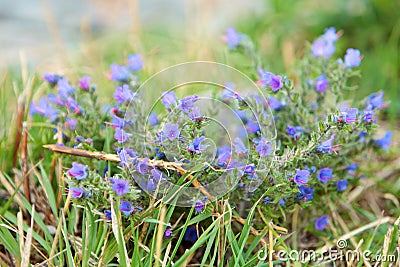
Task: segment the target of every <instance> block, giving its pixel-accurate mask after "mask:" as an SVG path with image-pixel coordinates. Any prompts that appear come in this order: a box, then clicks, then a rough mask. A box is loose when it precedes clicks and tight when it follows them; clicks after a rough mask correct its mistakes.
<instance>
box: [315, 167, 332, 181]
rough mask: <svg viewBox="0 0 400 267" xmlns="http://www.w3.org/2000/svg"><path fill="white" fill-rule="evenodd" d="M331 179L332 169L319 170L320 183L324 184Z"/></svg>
mask: <svg viewBox="0 0 400 267" xmlns="http://www.w3.org/2000/svg"><path fill="white" fill-rule="evenodd" d="M331 178H332V169H330V168H323V169H320V170H319V172H318V180H320V181H321V182H322V183H324V184H326V183H327V182H328V180H329V179H331Z"/></svg>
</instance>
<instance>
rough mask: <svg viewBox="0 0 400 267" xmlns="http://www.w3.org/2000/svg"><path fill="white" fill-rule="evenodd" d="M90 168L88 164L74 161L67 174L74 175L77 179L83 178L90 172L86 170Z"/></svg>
mask: <svg viewBox="0 0 400 267" xmlns="http://www.w3.org/2000/svg"><path fill="white" fill-rule="evenodd" d="M87 169H88V166H86V165H83V164H80V163H77V162H72V168H70V169H69V170H68V171H67V174H68V175H69V176H72V177H74V178H75V179H77V180H83V179H85V178H86V177H87V176H88V173H87V172H86V170H87Z"/></svg>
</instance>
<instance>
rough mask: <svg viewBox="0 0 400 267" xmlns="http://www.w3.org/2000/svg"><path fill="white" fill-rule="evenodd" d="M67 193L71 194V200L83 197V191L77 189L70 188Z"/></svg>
mask: <svg viewBox="0 0 400 267" xmlns="http://www.w3.org/2000/svg"><path fill="white" fill-rule="evenodd" d="M69 191H70V192H71V197H72V198H81V197H83V194H84V193H85V191H84V190H83V189H82V188H79V187H70V188H69Z"/></svg>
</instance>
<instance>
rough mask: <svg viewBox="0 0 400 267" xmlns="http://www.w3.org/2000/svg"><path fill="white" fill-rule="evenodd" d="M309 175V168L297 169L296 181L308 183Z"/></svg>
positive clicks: (300, 183)
mask: <svg viewBox="0 0 400 267" xmlns="http://www.w3.org/2000/svg"><path fill="white" fill-rule="evenodd" d="M308 176H310V172H309V171H308V170H297V171H296V175H295V177H294V182H295V183H296V184H297V185H303V184H306V183H307V182H308Z"/></svg>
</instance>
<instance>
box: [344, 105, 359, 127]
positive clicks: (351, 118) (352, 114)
mask: <svg viewBox="0 0 400 267" xmlns="http://www.w3.org/2000/svg"><path fill="white" fill-rule="evenodd" d="M357 113H358V109H356V108H351V109H349V110H348V111H347V112H346V113H345V114H344V117H345V119H344V120H345V122H346V123H347V124H352V123H354V122H356V120H357Z"/></svg>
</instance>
